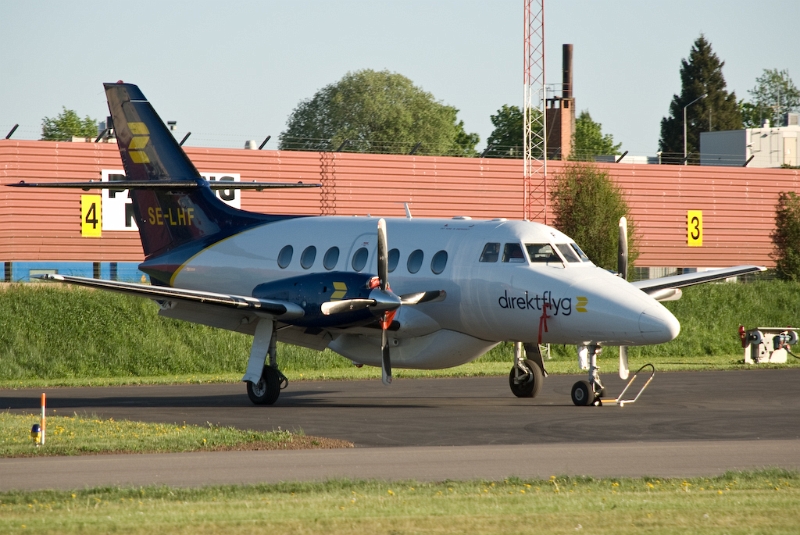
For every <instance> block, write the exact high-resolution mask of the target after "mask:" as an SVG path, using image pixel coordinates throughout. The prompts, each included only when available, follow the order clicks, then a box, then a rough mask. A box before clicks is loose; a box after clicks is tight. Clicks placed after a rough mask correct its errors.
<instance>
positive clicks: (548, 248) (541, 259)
mask: <svg viewBox="0 0 800 535" xmlns="http://www.w3.org/2000/svg"><path fill="white" fill-rule="evenodd" d="M525 248H526V249H527V250H528V258H530V259H531V262H532V263H534V264H536V263H546V262H559V263H561V258H560V257H559V256H558V254H557V253H556V252H555V251H554V250H553V246H552V245H550V244H549V243H526V244H525Z"/></svg>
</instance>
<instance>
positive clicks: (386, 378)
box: [381, 314, 392, 386]
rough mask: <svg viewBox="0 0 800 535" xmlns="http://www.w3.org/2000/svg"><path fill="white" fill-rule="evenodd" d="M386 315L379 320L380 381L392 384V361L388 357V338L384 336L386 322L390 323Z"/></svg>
mask: <svg viewBox="0 0 800 535" xmlns="http://www.w3.org/2000/svg"><path fill="white" fill-rule="evenodd" d="M388 316H389V314H384V317H383V321H382V322H381V353H382V359H381V381H383V384H385V385H387V386H388V385H390V384H392V361H391V359H390V358H389V340H388V338H387V336H386V328H387V327H388V325H387V323H391V320H390V319H388Z"/></svg>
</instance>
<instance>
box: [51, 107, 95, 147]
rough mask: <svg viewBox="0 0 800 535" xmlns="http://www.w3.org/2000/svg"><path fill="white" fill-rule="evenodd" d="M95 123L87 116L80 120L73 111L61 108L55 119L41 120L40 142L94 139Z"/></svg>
mask: <svg viewBox="0 0 800 535" xmlns="http://www.w3.org/2000/svg"><path fill="white" fill-rule="evenodd" d="M96 135H97V121H95V120H94V119H92V118H91V117H89V116H88V115H87V116H86V117H84V118H83V119H81V118H80V117H78V114H77V113H76V112H75V111H74V110H68V109H67V108H66V107H64V106H62V107H61V113H59V114H58V115H56V116H55V117H52V118H51V117H45V118H44V119H42V141H69V140H71V139H72V137H73V136H75V137H95V136H96Z"/></svg>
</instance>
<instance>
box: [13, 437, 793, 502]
mask: <svg viewBox="0 0 800 535" xmlns="http://www.w3.org/2000/svg"><path fill="white" fill-rule="evenodd" d="M797 451H800V440H759V441H696V440H693V441H677V442H669V443H653V442H619V443H597V444H588V443H578V444H536V445H482V446H452V447H446V446H434V447H402V448H355V449H341V450H301V451H244V452H209V453H173V454H145V455H90V456H80V457H38V458H15V459H0V474H2V478H0V490H2V491H7V490H12V489H15V490H35V489H61V490H69V489H80V488H87V487H98V486H113V485H118V486H125V487H127V486H146V485H171V486H180V487H198V486H204V485H222V484H256V483H277V482H281V481H323V480H326V479H331V478H349V479H380V480H388V481H392V480H394V481H396V480H408V479H413V480H417V481H442V480H447V479H452V480H466V479H488V480H502V479H503V478H506V477H510V476H517V477H520V478H542V479H547V478H549V477H550V476H551V475H571V476H594V477H641V476H655V477H692V476H713V475H719V474H722V473H724V472H725V471H727V470H749V469H758V468H765V467H772V466H780V467H783V468H789V469H800V459H799V458H798V456H797V454H796V452H797Z"/></svg>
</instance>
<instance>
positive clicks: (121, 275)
mask: <svg viewBox="0 0 800 535" xmlns="http://www.w3.org/2000/svg"><path fill="white" fill-rule="evenodd" d="M3 267H4V269H3V280H4V281H5V282H31V281H35V280H36V279H31V276H32V275H39V274H44V273H58V274H59V275H73V276H75V277H94V278H100V279H106V280H118V281H125V282H140V283H149V282H150V277H148V276H147V274H146V273H144V272H143V271H141V270H140V269H139V263H138V262H56V261H49V262H4V266H3Z"/></svg>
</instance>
